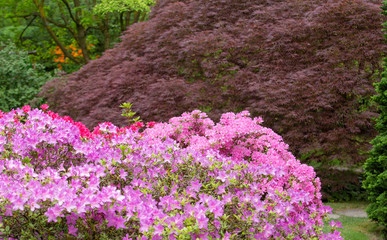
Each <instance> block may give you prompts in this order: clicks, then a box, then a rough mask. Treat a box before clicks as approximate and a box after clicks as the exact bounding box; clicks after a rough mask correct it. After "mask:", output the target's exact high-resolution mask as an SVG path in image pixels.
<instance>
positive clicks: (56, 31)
mask: <svg viewBox="0 0 387 240" xmlns="http://www.w3.org/2000/svg"><path fill="white" fill-rule="evenodd" d="M110 2H111V3H110ZM114 3H115V1H114V0H112V1H106V0H105V1H102V2H101V1H97V0H72V1H68V0H54V1H45V0H23V1H16V0H1V1H0V5H2V6H7V7H6V11H7V13H6V14H5V15H4V16H6V19H7V20H6V21H8V23H7V24H9V22H10V21H14V22H17V25H18V26H19V32H20V27H23V30H22V31H21V33H20V36H22V35H23V34H24V33H25V32H27V30H28V29H29V28H33V27H36V26H38V27H39V28H40V29H42V28H43V29H44V30H45V31H46V33H47V34H48V36H49V38H50V39H51V41H52V42H53V45H54V46H53V48H55V47H56V46H57V47H58V48H59V49H60V51H61V54H62V55H63V56H64V58H66V59H69V60H71V61H72V62H73V63H77V64H83V63H88V62H89V61H90V59H92V58H93V56H91V54H94V55H97V54H98V55H100V54H101V53H102V52H103V51H105V50H106V49H108V48H110V47H111V45H112V44H113V43H114V42H117V41H118V37H119V35H120V33H121V32H122V31H123V30H125V28H126V26H129V25H130V24H133V23H136V22H138V21H141V20H144V19H145V16H146V15H147V13H148V12H149V7H150V5H152V4H153V1H151V0H138V1H134V2H133V3H132V4H130V5H128V4H127V5H125V7H123V8H121V11H124V10H125V11H126V12H127V15H128V17H127V19H126V22H125V26H121V27H120V28H118V27H116V26H118V24H119V23H120V17H121V16H120V14H121V12H117V11H116V10H115V9H113V10H111V11H110V10H109V6H115V5H114ZM97 6H98V8H97V10H96V11H94V8H95V7H97ZM4 11H5V10H4ZM132 12H134V13H135V14H134V15H133V16H132V17H130V15H129V14H130V13H132ZM122 13H123V12H122ZM136 14H137V15H138V16H140V15H141V16H142V17H141V18H139V17H137V18H136V16H137V15H136ZM15 19H16V20H15ZM17 19H22V21H20V20H19V21H18V20H17ZM23 25H24V26H23ZM47 34H46V35H45V36H46V37H47ZM20 40H21V41H20V42H21V43H23V42H24V41H25V40H24V41H23V40H22V39H21V38H20ZM31 40H32V41H33V40H36V39H31ZM71 44H72V45H76V47H77V49H76V50H77V51H78V50H80V51H79V52H80V54H78V56H74V54H73V53H72V48H70V47H69V46H70V45H71ZM96 45H97V46H96ZM91 46H95V47H91ZM46 51H47V52H50V51H48V49H46Z"/></svg>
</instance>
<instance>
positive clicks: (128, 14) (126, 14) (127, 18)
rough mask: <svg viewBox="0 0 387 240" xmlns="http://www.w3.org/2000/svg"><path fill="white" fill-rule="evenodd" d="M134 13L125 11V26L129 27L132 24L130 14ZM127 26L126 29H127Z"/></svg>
mask: <svg viewBox="0 0 387 240" xmlns="http://www.w3.org/2000/svg"><path fill="white" fill-rule="evenodd" d="M131 15H132V12H126V13H125V27H126V28H127V27H129V26H130V16H131ZM126 28H125V30H126Z"/></svg>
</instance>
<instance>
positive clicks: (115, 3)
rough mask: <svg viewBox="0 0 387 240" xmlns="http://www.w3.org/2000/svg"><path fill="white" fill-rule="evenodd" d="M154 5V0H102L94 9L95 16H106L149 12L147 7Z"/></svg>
mask: <svg viewBox="0 0 387 240" xmlns="http://www.w3.org/2000/svg"><path fill="white" fill-rule="evenodd" d="M154 3H155V1H154V0H102V2H101V3H99V4H97V5H96V6H95V7H94V9H93V10H94V12H95V13H96V14H101V15H106V14H107V13H112V12H118V13H123V12H128V11H135V12H137V11H138V12H146V13H148V12H150V8H149V6H151V5H153V4H154Z"/></svg>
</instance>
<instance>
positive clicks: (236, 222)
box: [0, 106, 342, 239]
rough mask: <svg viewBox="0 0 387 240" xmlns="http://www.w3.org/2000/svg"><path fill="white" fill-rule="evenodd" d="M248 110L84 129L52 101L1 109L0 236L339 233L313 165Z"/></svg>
mask: <svg viewBox="0 0 387 240" xmlns="http://www.w3.org/2000/svg"><path fill="white" fill-rule="evenodd" d="M248 115H249V114H248V113H247V112H243V113H241V114H237V115H235V114H232V113H227V114H224V115H223V117H222V119H221V121H220V122H219V123H218V124H214V123H213V122H212V121H211V120H210V119H208V118H207V117H206V115H205V114H204V113H201V112H199V111H194V112H192V113H190V114H184V115H182V116H181V117H179V118H173V119H171V120H170V122H169V123H159V124H154V123H149V124H147V126H148V127H146V128H145V127H144V124H142V123H141V122H137V123H135V124H134V125H132V126H130V127H126V128H118V127H116V126H114V125H113V124H111V123H102V124H99V126H98V127H97V128H95V129H94V130H93V131H92V132H90V131H89V130H88V129H87V128H86V127H85V126H84V125H83V124H82V123H79V122H74V121H73V120H71V119H70V118H69V117H60V116H59V115H58V114H55V113H53V112H50V111H47V110H44V111H41V110H38V109H33V110H30V108H29V107H27V106H25V107H23V109H17V110H13V111H11V112H9V113H5V114H2V117H0V133H1V134H0V173H1V175H0V178H1V179H0V190H1V191H0V199H1V201H0V217H1V218H0V219H1V224H0V232H1V233H0V234H1V235H0V236H1V237H5V238H9V239H26V238H29V239H33V238H39V239H51V238H53V237H56V238H60V239H63V238H68V239H197V238H199V239H342V238H341V236H340V232H338V231H337V229H336V227H334V228H332V232H331V233H328V234H323V233H322V226H323V221H324V219H325V218H326V216H327V213H329V211H330V208H329V207H325V206H323V204H322V202H321V199H320V197H321V195H320V193H319V191H320V181H319V179H318V178H316V176H315V173H314V171H313V168H311V167H309V166H307V165H305V164H301V163H300V162H299V161H298V160H296V159H295V158H294V157H293V155H292V154H291V153H290V152H288V151H287V145H286V144H284V143H283V142H282V139H281V137H280V136H278V135H276V134H275V133H274V132H273V131H271V130H270V129H268V128H264V127H262V126H261V125H260V122H261V120H260V119H257V118H255V119H251V118H250V117H248ZM139 128H141V131H139ZM169 136H170V137H169ZM333 225H334V226H337V225H336V224H333Z"/></svg>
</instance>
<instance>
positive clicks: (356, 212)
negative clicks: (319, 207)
mask: <svg viewBox="0 0 387 240" xmlns="http://www.w3.org/2000/svg"><path fill="white" fill-rule="evenodd" d="M340 216H348V217H361V218H366V217H367V213H366V212H365V211H364V209H361V208H355V209H343V210H337V211H336V213H335V214H330V215H329V217H330V218H332V219H338V218H339V217H340Z"/></svg>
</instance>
